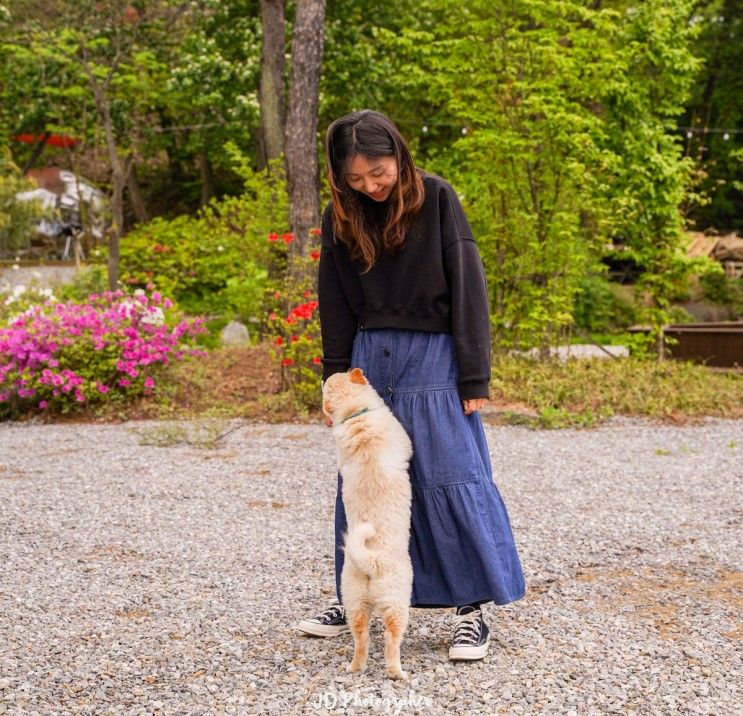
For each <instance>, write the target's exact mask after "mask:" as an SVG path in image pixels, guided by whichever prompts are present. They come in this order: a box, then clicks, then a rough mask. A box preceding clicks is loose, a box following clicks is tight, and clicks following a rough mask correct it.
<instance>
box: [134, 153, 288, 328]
mask: <svg viewBox="0 0 743 716" xmlns="http://www.w3.org/2000/svg"><path fill="white" fill-rule="evenodd" d="M229 151H231V152H233V154H234V161H235V162H236V164H237V165H238V166H237V170H238V171H239V173H240V174H241V176H242V177H243V180H244V193H243V194H242V195H241V196H239V197H228V198H226V199H223V200H221V201H214V202H212V203H210V204H209V205H208V206H207V207H205V208H204V209H203V210H202V211H201V212H200V213H199V215H198V216H196V217H190V216H179V217H177V218H175V219H173V220H166V219H162V218H157V219H154V220H152V221H150V222H148V223H147V224H144V225H142V226H139V227H137V228H136V229H135V230H134V231H132V232H130V233H129V234H127V235H126V236H125V237H124V238H123V239H122V241H121V248H120V251H121V259H120V271H121V281H122V283H123V284H124V285H125V286H127V288H129V289H131V288H142V289H146V290H154V289H157V290H159V291H162V292H163V293H164V294H167V295H168V296H171V297H172V298H173V299H174V300H175V302H176V303H177V305H178V306H179V308H180V309H181V310H183V311H185V312H187V313H189V314H200V315H207V316H209V317H210V318H212V319H217V318H227V319H228V320H229V319H232V318H236V319H238V320H241V321H243V322H251V323H255V322H256V321H260V320H261V318H260V317H261V314H262V312H263V308H264V306H263V299H264V296H265V294H266V291H267V290H268V289H269V288H270V287H271V286H272V285H274V284H275V285H278V281H279V279H280V278H281V277H282V276H283V273H284V270H285V268H286V247H285V246H283V247H282V248H283V250H280V251H277V250H276V249H274V248H273V247H272V246H270V244H269V242H268V241H267V240H266V237H267V235H268V234H269V233H270V232H272V231H273V228H274V227H275V226H286V225H287V224H288V200H287V195H286V188H285V179H284V175H283V172H282V170H281V164H280V162H279V163H274V164H272V165H271V170H270V172H255V171H253V170H252V169H251V168H250V166H249V165H248V163H247V162H246V161H245V160H244V159H242V158H241V157H240V155H239V154H237V152H236V150H234V148H230V149H229Z"/></svg>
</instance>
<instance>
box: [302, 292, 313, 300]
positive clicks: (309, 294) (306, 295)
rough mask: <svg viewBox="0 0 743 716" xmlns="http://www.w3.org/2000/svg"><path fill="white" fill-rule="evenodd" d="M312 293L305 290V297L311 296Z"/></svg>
mask: <svg viewBox="0 0 743 716" xmlns="http://www.w3.org/2000/svg"><path fill="white" fill-rule="evenodd" d="M311 295H312V294H311V293H310V292H309V291H305V292H304V297H305V298H309V297H310V296H311Z"/></svg>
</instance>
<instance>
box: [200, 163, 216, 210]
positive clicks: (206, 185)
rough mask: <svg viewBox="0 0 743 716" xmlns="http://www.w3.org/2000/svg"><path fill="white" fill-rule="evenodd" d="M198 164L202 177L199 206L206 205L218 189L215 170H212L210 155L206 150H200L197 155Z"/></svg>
mask: <svg viewBox="0 0 743 716" xmlns="http://www.w3.org/2000/svg"><path fill="white" fill-rule="evenodd" d="M196 166H197V167H198V168H199V176H200V177H201V197H200V198H199V206H206V205H207V204H208V203H209V200H210V199H211V198H212V197H213V196H214V195H215V194H216V193H217V189H216V183H215V181H214V172H213V171H212V163H211V162H210V161H209V157H208V156H207V154H206V152H205V151H202V152H199V153H198V154H197V155H196Z"/></svg>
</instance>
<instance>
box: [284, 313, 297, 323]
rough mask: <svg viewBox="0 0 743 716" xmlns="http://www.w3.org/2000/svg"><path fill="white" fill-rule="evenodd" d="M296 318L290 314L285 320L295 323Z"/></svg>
mask: <svg viewBox="0 0 743 716" xmlns="http://www.w3.org/2000/svg"><path fill="white" fill-rule="evenodd" d="M296 321H297V319H296V318H294V316H292V315H291V314H290V315H289V316H288V317H287V319H286V322H287V323H296Z"/></svg>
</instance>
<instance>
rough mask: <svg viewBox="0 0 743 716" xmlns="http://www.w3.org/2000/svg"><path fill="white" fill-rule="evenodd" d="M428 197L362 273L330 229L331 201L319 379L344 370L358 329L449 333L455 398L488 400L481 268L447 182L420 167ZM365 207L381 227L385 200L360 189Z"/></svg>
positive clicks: (321, 291) (325, 229) (323, 257)
mask: <svg viewBox="0 0 743 716" xmlns="http://www.w3.org/2000/svg"><path fill="white" fill-rule="evenodd" d="M423 184H424V187H425V199H424V203H423V207H422V209H421V211H420V213H419V214H418V216H417V217H416V219H415V222H414V224H413V226H412V227H411V229H410V231H409V232H408V234H407V236H406V237H405V243H404V245H403V249H402V251H401V252H400V253H399V254H397V255H396V256H389V255H388V254H386V253H385V252H384V251H382V252H380V256H379V258H378V259H377V262H376V263H375V264H374V266H373V267H372V269H371V270H370V271H368V272H367V273H365V274H362V271H363V270H364V265H363V263H362V262H360V261H357V260H354V261H351V259H350V257H349V253H348V249H347V248H346V246H345V244H344V243H343V242H342V241H340V240H339V239H336V237H335V236H334V234H333V222H332V213H331V205H330V204H328V206H327V207H326V209H325V212H324V214H323V219H322V249H321V252H320V268H319V279H318V299H319V303H320V326H321V332H322V346H323V359H322V362H323V380H326V379H327V378H328V377H329V376H331V375H332V374H333V373H338V372H341V371H345V370H348V369H349V367H351V366H350V363H351V352H352V350H353V341H354V337H355V336H356V331H357V330H358V329H366V328H407V329H413V330H421V331H431V332H433V333H452V334H453V337H454V347H455V351H456V359H457V366H458V369H459V381H458V385H459V397H460V399H462V400H467V399H470V398H486V397H488V396H489V393H488V384H489V382H490V313H489V305H488V291H487V284H486V279H485V271H484V269H483V265H482V259H481V258H480V253H479V252H478V250H477V245H476V244H475V240H474V238H473V236H472V230H471V229H470V226H469V223H468V222H467V218H466V217H465V215H464V211H463V210H462V205H461V204H460V202H459V199H458V197H457V195H456V193H455V191H454V189H453V188H452V186H451V185H450V184H449V183H448V182H447V181H445V180H444V179H442V178H441V177H438V176H436V175H434V174H429V173H427V172H423ZM361 198H362V204H363V206H364V210H365V211H368V212H370V216H371V217H372V219H373V220H374V221H376V222H377V226H381V222H383V221H384V216H385V214H386V210H387V202H375V201H374V200H373V199H370V198H369V197H367V196H366V195H364V194H362V195H361Z"/></svg>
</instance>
